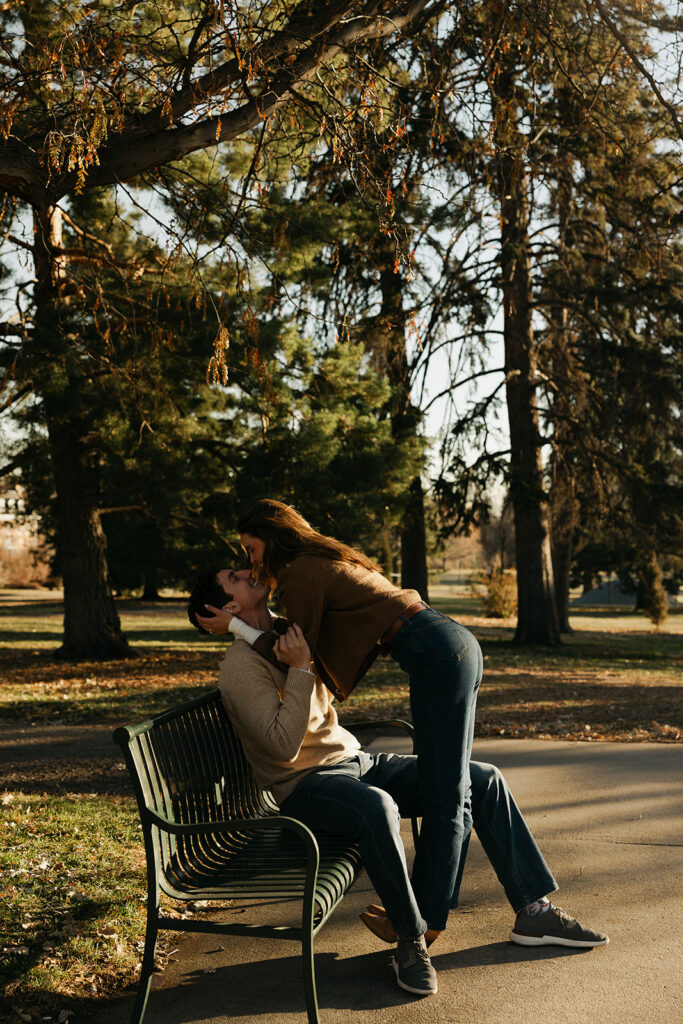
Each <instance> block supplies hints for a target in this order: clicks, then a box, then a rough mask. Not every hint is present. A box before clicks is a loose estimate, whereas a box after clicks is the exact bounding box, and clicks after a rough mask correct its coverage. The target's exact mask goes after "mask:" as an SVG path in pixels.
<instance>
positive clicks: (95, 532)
mask: <svg viewBox="0 0 683 1024" xmlns="http://www.w3.org/2000/svg"><path fill="white" fill-rule="evenodd" d="M34 238H35V268H36V279H37V283H36V290H35V331H34V334H33V338H32V341H31V346H30V353H29V359H30V362H31V368H32V373H33V377H34V381H35V389H36V392H37V393H38V394H42V397H43V406H44V410H45V422H46V426H47V432H48V438H49V443H50V450H51V463H52V468H53V473H54V480H55V489H56V496H57V501H56V515H57V557H58V562H59V566H60V570H61V574H62V578H63V581H64V639H63V644H62V647H61V648H60V652H59V653H60V654H61V655H62V656H63V657H65V658H97V659H100V658H117V657H126V656H129V655H130V654H131V651H130V649H129V647H128V644H127V642H126V639H125V637H124V636H123V633H122V632H121V624H120V621H119V617H118V613H117V611H116V607H115V604H114V598H113V596H112V593H111V587H110V585H109V574H108V570H107V561H106V540H105V536H104V532H103V530H102V525H101V523H100V516H99V512H98V510H97V507H96V504H95V502H94V501H93V496H92V493H91V490H90V487H89V481H88V474H87V467H86V461H85V459H86V456H85V449H84V446H83V443H82V438H83V432H84V429H85V428H84V424H82V423H81V421H80V419H79V416H78V411H77V399H78V385H77V384H76V383H75V382H74V381H73V379H72V376H71V372H70V370H71V360H70V359H69V358H68V355H66V354H65V342H64V339H63V338H62V337H61V330H60V299H59V288H60V283H61V280H62V278H63V267H62V264H61V263H60V259H59V256H58V255H56V254H57V253H59V251H60V250H61V241H62V240H61V215H60V213H59V210H57V209H56V208H54V207H48V208H45V209H36V210H35V211H34ZM66 351H67V352H68V349H67V350H66Z"/></svg>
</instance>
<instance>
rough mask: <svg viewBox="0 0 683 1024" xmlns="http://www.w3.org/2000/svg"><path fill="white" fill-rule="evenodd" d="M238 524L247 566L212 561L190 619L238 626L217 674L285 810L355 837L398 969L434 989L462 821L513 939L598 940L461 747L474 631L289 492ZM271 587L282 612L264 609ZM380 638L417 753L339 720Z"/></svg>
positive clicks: (475, 683) (217, 630) (489, 775)
mask: <svg viewBox="0 0 683 1024" xmlns="http://www.w3.org/2000/svg"><path fill="white" fill-rule="evenodd" d="M238 528H239V532H240V541H241V543H242V546H243V548H244V550H245V552H246V554H247V556H248V558H249V561H250V563H251V566H252V568H251V569H244V568H243V569H226V568H220V567H216V568H214V569H212V570H211V571H210V572H209V573H208V574H207V575H206V576H204V577H203V578H202V579H201V580H200V581H199V582H198V584H197V587H196V588H195V590H194V591H193V594H192V596H191V599H190V606H189V614H190V619H191V621H192V622H193V623H194V624H195V625H196V626H197V627H198V628H199V629H200V630H201V631H202V632H205V633H211V634H213V635H217V634H224V633H227V632H232V633H233V634H234V635H235V637H236V638H237V639H236V642H235V643H234V644H233V645H232V646H231V647H230V648H228V651H227V653H226V657H225V659H224V662H223V665H222V667H221V672H220V680H219V685H220V689H221V692H222V695H223V701H224V704H225V706H226V709H227V711H228V714H229V715H230V717H231V719H232V721H233V724H234V726H235V729H236V731H237V733H238V735H239V737H240V740H241V741H242V744H243V747H244V751H245V754H246V756H247V759H248V760H249V761H250V763H251V765H252V767H253V769H254V773H255V776H256V778H257V780H258V782H259V784H261V785H263V786H264V787H267V788H269V789H270V790H271V791H272V793H273V796H274V797H275V799H276V800H277V802H278V803H279V805H280V809H281V811H282V813H283V814H287V815H290V816H291V817H295V818H298V819H299V820H301V821H303V822H304V823H305V824H307V825H308V826H309V827H310V828H311V829H313V830H314V831H315V830H318V831H330V832H335V833H338V834H339V833H343V834H347V835H349V836H352V837H353V838H354V839H355V840H356V841H357V842H358V844H359V847H360V850H361V854H362V856H363V860H364V863H365V867H366V869H367V871H368V875H369V877H370V880H371V882H372V884H373V886H374V887H375V890H376V891H377V893H378V895H379V897H380V899H381V901H382V905H381V906H379V905H372V906H371V907H369V908H368V911H367V912H366V913H364V914H363V915H361V916H362V918H363V921H364V923H365V924H366V925H367V926H368V927H369V928H370V929H371V930H372V931H373V932H374V933H375V934H376V935H378V936H379V937H380V938H381V939H383V940H384V941H387V942H391V943H395V944H396V950H395V954H394V958H393V961H392V963H393V968H394V971H395V974H396V979H397V982H398V984H399V985H400V986H401V987H402V988H403V989H405V990H407V991H409V992H412V993H414V994H416V995H429V994H432V993H434V992H436V991H437V980H436V974H435V971H434V968H433V966H432V964H431V961H430V958H429V953H428V946H429V945H431V943H432V942H433V941H434V940H435V939H436V938H437V937H438V936H439V935H440V934H441V932H442V931H443V930H444V929H445V928H446V924H447V919H448V913H449V910H450V909H451V908H452V907H455V906H457V900H458V892H459V887H460V881H461V878H462V871H463V868H464V864H465V858H466V854H467V845H468V841H469V836H470V833H471V831H472V827H473V825H474V828H475V830H476V832H477V834H478V836H479V838H480V840H481V842H482V845H483V847H484V850H485V852H486V853H487V855H488V857H489V859H490V861H491V863H492V865H493V867H494V869H495V871H496V873H497V875H498V878H499V880H500V881H501V883H502V885H503V887H504V889H505V893H506V895H507V897H508V900H509V901H510V903H511V905H512V908H513V910H514V911H515V913H516V915H517V916H516V920H515V925H514V927H513V930H512V933H511V935H510V938H511V939H512V940H513V941H515V942H518V943H520V944H523V945H545V944H550V943H554V944H560V945H565V946H577V947H584V948H585V947H590V946H596V945H604V944H605V943H606V942H607V941H608V940H607V937H606V936H604V935H602V934H601V933H599V932H594V931H592V930H590V929H587V928H583V927H582V926H581V925H579V924H578V922H576V921H575V920H574V919H573V918H571V917H569V916H568V915H567V914H566V913H565V912H564V911H562V910H561V909H560V908H558V907H554V906H553V905H552V904H551V903H550V902H549V901H548V899H547V894H548V893H550V892H553V891H554V890H555V889H556V888H557V883H556V882H555V879H554V878H553V876H552V874H551V872H550V870H549V869H548V867H547V865H546V863H545V861H544V859H543V857H542V855H541V853H540V851H539V850H538V847H537V845H536V843H535V841H534V839H533V836H532V835H531V833H530V832H529V829H528V827H527V826H526V823H525V822H524V819H523V817H522V815H521V813H520V812H519V809H518V808H517V806H516V804H515V801H514V799H513V798H512V795H511V794H510V792H509V790H508V788H507V785H506V783H505V780H504V779H503V777H502V775H501V773H500V772H499V771H498V770H497V769H496V768H495V767H494V766H493V765H484V764H481V763H479V762H473V761H471V750H472V739H473V735H474V717H475V706H476V699H477V691H478V688H479V685H480V683H481V678H482V667H483V660H482V654H481V650H480V647H479V644H478V642H477V640H476V639H475V637H474V636H473V635H472V634H471V633H470V632H469V631H468V630H467V629H465V628H464V627H463V626H461V625H459V624H458V623H456V622H454V621H453V620H452V619H450V618H448V617H446V616H444V615H442V614H441V613H440V612H437V611H435V610H434V609H432V608H430V607H429V606H428V605H427V604H425V602H424V601H422V600H421V598H420V595H419V594H418V593H417V592H416V591H414V590H401V589H399V588H397V587H395V586H394V585H393V584H392V583H390V582H389V580H387V579H386V578H385V577H384V576H383V575H382V573H381V570H380V568H379V566H377V565H375V564H374V563H373V562H371V561H370V560H369V559H368V558H367V557H366V556H365V555H363V554H362V553H361V552H360V551H358V550H356V549H355V548H351V547H349V546H348V545H346V544H342V543H341V542H339V541H337V540H335V539H334V538H332V537H326V536H324V535H322V534H320V533H318V532H317V531H316V530H314V529H313V528H312V527H311V526H310V524H309V523H308V522H307V521H306V520H305V519H304V518H303V517H302V516H301V515H299V513H298V512H296V511H295V510H294V509H293V508H291V507H290V506H288V505H285V504H283V503H281V502H278V501H274V500H271V499H263V500H261V501H258V502H256V503H255V504H254V505H252V506H251V507H250V508H249V509H248V510H247V511H246V512H245V514H244V515H243V516H242V517H241V519H240V520H239V523H238ZM274 587H275V588H276V589H277V595H278V598H279V600H280V602H281V604H282V605H283V607H284V609H285V612H286V615H287V620H286V621H283V620H276V619H274V618H273V617H272V615H271V613H270V611H269V610H268V606H267V599H268V596H269V594H270V592H271V590H272V589H273V588H274ZM381 653H383V654H385V655H387V656H389V657H391V658H392V659H393V660H394V661H396V662H397V664H398V665H399V666H400V667H401V668H402V669H403V670H404V671H405V672H406V673H407V675H408V679H409V682H410V708H411V713H412V720H413V728H414V736H415V749H416V752H417V753H416V756H401V755H396V754H378V755H370V754H368V753H366V752H364V751H361V750H360V748H359V744H358V742H357V740H356V739H355V737H353V736H352V735H351V734H350V733H349V732H347V731H346V730H345V729H343V728H341V726H340V725H339V723H338V720H337V715H336V711H335V708H334V704H333V700H332V698H333V696H334V697H336V698H337V699H338V700H344V699H345V698H346V697H348V696H349V694H350V693H351V692H352V691H353V689H354V688H355V686H356V685H357V684H358V683H359V682H360V681H361V680H362V678H363V676H364V675H365V673H366V672H367V670H368V668H369V667H370V665H371V664H372V662H373V661H374V660H375V658H376V657H377V656H378V655H379V654H381ZM311 661H312V665H313V667H312V666H311ZM412 816H419V817H421V818H422V826H421V829H420V836H419V840H418V843H417V846H416V851H415V860H414V864H413V869H412V873H411V874H410V875H409V874H408V868H407V864H406V858H405V851H404V849H403V844H402V841H401V836H400V819H401V817H412Z"/></svg>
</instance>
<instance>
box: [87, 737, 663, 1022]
mask: <svg viewBox="0 0 683 1024" xmlns="http://www.w3.org/2000/svg"><path fill="white" fill-rule="evenodd" d="M394 745H395V741H394ZM384 748H385V749H386V746H385V747H384ZM475 757H477V758H478V759H479V760H484V761H492V762H493V763H495V764H498V765H499V766H500V767H501V768H503V770H504V772H505V775H506V777H507V778H508V781H509V783H510V786H511V788H512V791H513V792H514V793H515V795H516V797H517V800H518V802H519V803H520V805H521V806H522V808H523V810H524V812H525V814H526V816H527V820H528V822H529V824H530V826H531V828H532V831H533V832H534V834H535V835H536V838H537V840H538V842H539V845H540V846H541V848H542V850H543V852H544V854H545V856H546V859H547V860H548V862H549V864H550V866H551V868H552V870H553V872H554V874H555V876H556V877H557V879H558V881H559V882H560V886H561V890H560V892H559V893H558V895H557V897H556V901H557V902H558V903H559V904H560V905H561V906H564V907H565V909H567V910H569V911H570V912H571V913H572V914H573V915H575V916H576V917H578V918H579V920H583V921H585V922H586V923H587V924H591V925H594V926H595V927H597V928H599V929H602V930H605V931H607V932H608V934H609V935H610V939H611V941H610V944H609V945H608V946H607V947H606V948H602V949H595V950H592V951H588V952H574V951H571V950H564V949H561V948H559V947H545V948H540V949H536V950H534V949H525V948H523V947H519V946H515V945H513V944H512V943H510V942H509V941H508V939H507V937H508V933H509V931H510V927H511V924H512V915H511V912H510V908H509V906H508V904H507V902H506V901H505V898H504V896H503V893H502V890H501V889H500V886H499V885H498V882H497V880H496V878H495V876H494V875H493V872H492V870H491V868H490V867H489V865H488V862H487V861H486V859H485V857H484V856H483V853H482V851H481V848H480V847H479V844H478V843H477V842H473V843H472V845H471V849H470V855H469V859H468V865H467V868H466V871H465V879H464V884H463V891H462V900H461V906H460V908H459V910H457V911H455V912H453V914H452V915H451V921H450V923H449V928H448V931H447V932H446V935H445V936H443V937H442V938H441V939H440V940H439V943H438V945H436V946H435V947H434V951H433V952H434V956H433V962H434V965H435V967H436V969H437V971H438V977H439V993H438V995H436V996H434V997H431V998H429V999H422V1000H420V999H415V998H414V997H411V996H409V995H408V994H407V993H403V992H401V990H400V989H398V988H396V987H395V984H394V981H393V973H392V972H391V971H390V968H389V966H388V964H389V958H390V954H389V947H388V946H383V945H382V944H380V943H379V942H378V940H376V939H375V938H374V937H373V936H372V935H371V934H370V933H369V932H368V931H366V930H365V929H364V928H363V927H362V925H361V924H360V923H359V921H358V914H359V912H360V911H361V910H362V909H363V907H364V905H365V903H366V902H369V901H370V900H371V899H372V898H373V892H372V890H371V888H370V885H369V883H368V880H367V876H366V875H364V874H363V875H362V876H361V878H360V879H359V881H358V883H357V884H356V886H355V887H354V889H353V890H352V891H351V893H350V894H349V895H348V896H347V897H346V899H345V900H344V901H343V903H342V905H341V906H340V907H339V909H338V910H337V911H336V913H335V915H334V917H333V918H332V920H331V921H330V922H328V924H327V925H326V927H325V928H324V929H323V930H322V932H321V934H320V935H319V937H318V939H317V940H316V950H317V956H316V969H317V981H318V994H319V1001H320V1008H321V1019H322V1022H323V1024H349V1022H354V1021H358V1022H361V1021H363V1022H366V1021H367V1022H373V1024H374V1022H377V1024H432V1022H433V1024H436V1022H443V1024H452V1022H467V1024H573V1022H579V1024H622V1022H631V1021H633V1022H637V1024H676V1022H678V1021H679V1020H681V1006H682V1005H683V987H682V985H681V960H682V958H681V951H682V949H681V941H680V921H681V920H682V919H683V885H682V884H681V882H682V880H683V849H682V848H683V813H682V811H683V806H682V803H681V796H680V794H681V779H682V777H683V748H682V747H680V746H673V745H655V744H616V743H596V744H588V743H566V742H554V741H552V742H551V741H536V740H481V741H478V742H476V743H475ZM406 842H407V844H408V842H409V840H408V831H407V830H406ZM176 956H177V960H176V962H175V963H172V964H171V965H170V967H169V968H168V969H167V971H166V972H165V973H164V974H163V975H159V976H157V978H156V979H155V987H154V989H153V991H152V993H151V995H150V1000H149V1004H148V1009H147V1015H146V1017H145V1024H222V1022H226V1021H228V1020H229V1021H230V1022H231V1024H247V1022H250V1024H251V1022H253V1021H255V1020H258V1021H260V1022H268V1024H271V1022H272V1024H305V1021H306V1016H305V1010H304V1001H303V993H302V988H301V982H300V968H299V960H298V954H297V947H296V945H295V944H294V943H288V942H284V941H283V942H273V941H266V940H258V939H255V940H252V941H250V942H242V943H241V944H240V945H237V944H236V941H235V940H234V939H231V938H229V937H226V938H222V937H215V936H196V937H195V936H192V937H189V938H187V939H185V940H183V941H182V942H181V944H180V951H179V953H178V954H176ZM131 1006H132V995H126V996H125V997H123V998H122V999H120V1000H118V1001H116V1002H115V1003H112V1004H109V1005H107V1006H103V1007H102V1010H101V1012H100V1013H99V1014H98V1015H97V1017H96V1020H95V1024H126V1022H127V1020H128V1017H129V1014H130V1010H131Z"/></svg>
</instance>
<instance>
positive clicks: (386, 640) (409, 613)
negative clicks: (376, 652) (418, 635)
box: [379, 601, 429, 654]
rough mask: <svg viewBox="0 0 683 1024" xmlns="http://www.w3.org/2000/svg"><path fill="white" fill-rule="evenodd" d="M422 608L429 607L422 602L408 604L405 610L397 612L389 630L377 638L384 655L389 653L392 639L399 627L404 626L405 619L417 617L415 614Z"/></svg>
mask: <svg viewBox="0 0 683 1024" xmlns="http://www.w3.org/2000/svg"><path fill="white" fill-rule="evenodd" d="M424 608H429V605H428V604H425V602H424V601H416V602H415V604H409V605H408V607H407V608H404V609H403V611H402V612H399V614H398V615H397V616H396V618H395V619H394V621H393V622H392V623H391V625H390V626H389V628H388V629H387V630H386V631H385V632H384V633H382V635H381V637H380V638H379V644H380V647H381V648H382V650H383V651H384V653H385V654H388V653H389V651H390V649H391V645H392V643H393V642H394V637H395V636H396V634H397V633H398V631H399V630H400V628H401V626H403V625H404V624H405V622H406V619H412V617H413V615H417V613H418V612H421V611H422V610H423V609H424Z"/></svg>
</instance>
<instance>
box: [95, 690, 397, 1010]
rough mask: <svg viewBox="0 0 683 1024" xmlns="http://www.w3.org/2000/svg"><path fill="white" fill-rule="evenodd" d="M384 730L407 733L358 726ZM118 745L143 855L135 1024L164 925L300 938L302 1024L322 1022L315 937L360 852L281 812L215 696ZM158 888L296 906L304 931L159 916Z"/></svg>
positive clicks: (122, 732) (195, 896)
mask: <svg viewBox="0 0 683 1024" xmlns="http://www.w3.org/2000/svg"><path fill="white" fill-rule="evenodd" d="M387 725H395V726H401V727H403V728H407V729H408V730H410V726H408V725H407V724H406V723H403V722H398V721H391V722H384V723H382V722H376V723H363V724H362V725H361V724H360V723H359V728H366V727H368V726H372V727H374V728H377V727H378V726H387ZM114 740H115V741H116V743H118V744H119V746H120V747H121V748H122V750H123V752H124V755H125V759H126V764H127V766H128V769H129V771H130V774H131V777H132V780H133V785H134V787H135V795H136V797H137V802H138V808H139V812H140V820H141V823H142V832H143V836H144V842H145V853H146V857H147V890H148V895H147V931H146V936H145V951H144V955H143V958H142V970H141V975H140V983H139V987H138V993H137V997H136V1000H135V1005H134V1008H133V1015H132V1018H131V1024H140V1022H141V1021H142V1018H143V1015H144V1012H145V1008H146V1006H147V999H148V996H149V990H150V984H151V980H152V973H153V970H154V954H155V950H156V941H157V934H158V932H159V930H160V929H169V930H171V931H195V932H212V933H218V934H221V935H245V934H249V935H252V936H263V937H269V938H278V939H282V938H291V939H298V940H300V941H301V948H302V959H303V980H304V992H305V997H306V1011H307V1013H308V1020H309V1022H310V1024H319V1017H318V1002H317V997H316V988H315V969H314V961H313V939H314V937H315V935H316V934H317V933H318V932H319V931H320V929H321V928H322V926H323V925H324V924H325V922H326V921H327V919H328V918H329V916H330V915H331V914H332V912H333V910H334V909H335V907H336V906H337V905H338V904H339V902H340V901H341V899H342V898H343V896H344V894H345V893H346V892H347V891H348V889H349V888H350V887H351V885H352V884H353V882H354V880H355V878H356V876H357V874H358V872H359V871H360V868H361V866H362V864H361V858H360V854H359V852H358V848H357V846H356V845H355V844H354V843H352V842H351V841H350V840H348V839H347V838H345V837H338V836H332V835H327V834H324V835H322V834H321V835H318V836H314V835H313V833H312V832H311V831H310V829H308V828H307V827H306V826H305V825H304V824H302V823H301V822H300V821H296V820H295V819H294V818H287V817H284V816H283V815H280V814H279V813H278V808H277V805H276V804H275V802H274V801H273V798H272V797H271V795H270V793H269V792H267V791H264V790H262V789H260V787H259V786H258V785H257V783H256V781H255V779H254V777H253V774H252V771H251V768H250V767H249V765H248V763H247V761H246V759H245V757H244V753H243V751H242V747H241V744H240V742H239V740H238V739H237V737H236V735H235V733H234V731H233V729H232V726H231V724H230V721H229V719H228V717H227V715H226V713H225V710H224V708H223V704H222V702H221V697H220V692H219V691H218V690H211V691H209V692H208V693H205V694H203V695H202V696H200V697H197V698H195V699H194V700H190V701H187V702H186V703H185V704H181V705H179V706H178V707H176V708H172V709H171V710H170V711H167V712H165V713H163V714H161V715H157V716H156V717H155V718H152V719H150V720H149V721H146V722H141V723H139V724H138V725H134V726H128V727H123V728H120V729H117V730H116V731H115V732H114ZM415 829H416V825H415V822H413V833H414V834H415ZM162 892H163V893H165V894H166V895H167V896H172V897H174V898H175V899H177V900H222V899H225V900H245V899H249V900H253V899H265V900H268V899H272V900H275V899H283V898H292V899H294V898H296V899H300V900H301V901H302V909H301V926H300V927H291V928H286V927H285V928H283V927H282V926H273V927H270V926H253V925H248V924H233V923H223V922H214V921H200V920H194V919H193V920H187V919H182V918H172V917H166V916H164V915H163V914H162V913H161V912H160V906H159V895H160V893H162Z"/></svg>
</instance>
